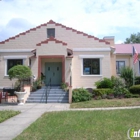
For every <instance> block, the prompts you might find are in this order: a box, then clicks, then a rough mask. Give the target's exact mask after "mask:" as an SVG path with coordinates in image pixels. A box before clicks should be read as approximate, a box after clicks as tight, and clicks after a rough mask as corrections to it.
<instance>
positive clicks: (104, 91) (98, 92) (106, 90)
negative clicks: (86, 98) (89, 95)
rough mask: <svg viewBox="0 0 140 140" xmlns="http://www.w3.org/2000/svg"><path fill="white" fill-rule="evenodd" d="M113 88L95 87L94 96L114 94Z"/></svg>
mask: <svg viewBox="0 0 140 140" xmlns="http://www.w3.org/2000/svg"><path fill="white" fill-rule="evenodd" d="M112 93H113V89H110V88H100V89H93V95H94V96H103V95H104V94H106V95H108V94H112Z"/></svg>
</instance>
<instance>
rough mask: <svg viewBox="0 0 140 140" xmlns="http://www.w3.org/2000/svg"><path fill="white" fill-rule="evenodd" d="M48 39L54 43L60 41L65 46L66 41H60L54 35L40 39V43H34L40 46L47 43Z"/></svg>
mask: <svg viewBox="0 0 140 140" xmlns="http://www.w3.org/2000/svg"><path fill="white" fill-rule="evenodd" d="M49 41H55V43H61V44H62V45H64V46H67V43H65V42H63V41H60V40H57V39H56V38H54V37H50V38H48V39H46V40H44V41H41V42H40V43H38V44H36V45H37V46H41V44H47V43H49Z"/></svg>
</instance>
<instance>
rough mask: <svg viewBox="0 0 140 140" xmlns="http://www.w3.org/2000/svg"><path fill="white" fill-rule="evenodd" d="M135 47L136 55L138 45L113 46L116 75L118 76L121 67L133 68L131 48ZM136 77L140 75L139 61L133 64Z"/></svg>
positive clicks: (139, 45) (138, 48) (139, 49)
mask: <svg viewBox="0 0 140 140" xmlns="http://www.w3.org/2000/svg"><path fill="white" fill-rule="evenodd" d="M133 46H134V47H135V49H136V50H137V52H138V54H139V53H140V44H115V54H116V73H117V74H120V69H121V67H125V66H128V67H131V68H133V57H132V47H133ZM134 71H135V73H136V76H139V75H140V61H138V62H137V63H136V64H134Z"/></svg>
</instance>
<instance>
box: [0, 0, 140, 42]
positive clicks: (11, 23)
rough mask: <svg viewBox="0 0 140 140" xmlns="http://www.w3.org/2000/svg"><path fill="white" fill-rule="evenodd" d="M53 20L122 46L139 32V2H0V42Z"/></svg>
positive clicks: (98, 0) (106, 0)
mask: <svg viewBox="0 0 140 140" xmlns="http://www.w3.org/2000/svg"><path fill="white" fill-rule="evenodd" d="M50 19H52V20H54V21H55V22H58V23H61V24H64V25H65V26H68V27H72V28H74V29H77V30H79V31H83V32H85V33H88V34H90V35H94V36H96V37H98V38H103V37H104V36H115V42H116V43H123V42H124V41H125V39H126V38H127V37H129V36H130V34H132V33H137V32H140V0H0V41H3V40H5V39H7V38H9V37H11V36H14V35H16V34H18V33H20V32H24V31H26V30H28V29H30V28H33V27H35V26H38V25H40V24H43V23H46V22H48V21H49V20H50Z"/></svg>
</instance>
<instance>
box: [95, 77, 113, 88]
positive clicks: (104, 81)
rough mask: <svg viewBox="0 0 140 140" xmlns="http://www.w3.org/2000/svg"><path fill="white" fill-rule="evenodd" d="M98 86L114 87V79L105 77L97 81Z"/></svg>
mask: <svg viewBox="0 0 140 140" xmlns="http://www.w3.org/2000/svg"><path fill="white" fill-rule="evenodd" d="M95 85H96V87H97V88H112V86H113V85H112V81H111V79H109V78H104V79H102V80H99V81H97V82H95Z"/></svg>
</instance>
